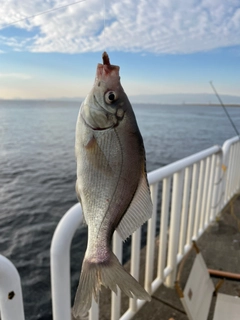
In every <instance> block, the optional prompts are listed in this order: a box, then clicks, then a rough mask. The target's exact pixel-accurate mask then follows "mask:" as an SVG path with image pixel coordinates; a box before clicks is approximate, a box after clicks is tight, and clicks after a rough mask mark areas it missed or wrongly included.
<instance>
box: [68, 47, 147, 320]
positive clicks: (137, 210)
mask: <svg viewBox="0 0 240 320" xmlns="http://www.w3.org/2000/svg"><path fill="white" fill-rule="evenodd" d="M75 150H76V158H77V182H76V192H77V196H78V199H79V201H80V202H81V205H82V209H83V214H84V218H85V221H86V223H87V225H88V245H87V250H86V253H85V257H84V261H83V265H82V271H81V275H80V280H79V286H78V289H77V293H76V296H75V302H74V306H73V315H74V317H78V316H80V315H83V314H85V313H86V312H87V311H88V310H89V309H90V307H91V302H92V296H94V298H95V300H96V301H97V300H98V296H99V291H100V289H101V285H103V286H105V287H106V288H110V289H111V290H113V291H114V292H117V286H118V287H119V288H120V289H121V290H122V291H123V292H124V293H125V294H126V295H127V296H129V297H133V295H134V296H136V297H137V298H138V299H142V300H148V301H150V299H151V298H150V296H149V294H148V293H147V292H146V291H145V290H144V289H143V288H142V286H141V285H140V284H139V283H138V282H137V281H136V280H135V279H134V278H133V277H132V276H131V275H130V274H129V273H128V272H127V271H126V270H125V269H124V268H123V266H122V265H121V264H120V263H119V261H118V259H117V257H116V256H115V255H114V254H113V252H112V250H111V240H112V235H113V232H114V231H115V229H116V230H117V232H118V233H119V234H120V236H121V237H122V239H123V240H125V239H126V238H127V237H129V236H130V235H131V234H132V233H133V232H134V231H135V230H137V229H138V228H139V227H140V226H141V225H142V224H143V223H144V222H145V221H147V220H148V219H149V218H150V217H151V214H152V202H151V197H150V192H149V186H148V182H147V177H146V168H145V150H144V145H143V140H142V136H141V134H140V131H139V129H138V126H137V122H136V119H135V115H134V113H133V110H132V106H131V104H130V102H129V100H128V98H127V95H126V94H125V92H124V90H123V88H122V86H121V84H120V77H119V67H118V66H114V65H111V64H110V61H109V57H108V55H107V53H106V52H104V53H103V64H98V66H97V74H96V79H95V83H94V86H93V88H92V90H91V92H90V93H89V94H88V96H87V97H86V99H85V100H84V102H83V103H82V105H81V108H80V111H79V115H78V120H77V127H76V145H75Z"/></svg>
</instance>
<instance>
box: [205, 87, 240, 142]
mask: <svg viewBox="0 0 240 320" xmlns="http://www.w3.org/2000/svg"><path fill="white" fill-rule="evenodd" d="M209 83H210V85H211V87H212V89H213V91H214V93H215V95H216V96H217V98H218V101H219V102H220V104H221V106H222V107H223V110H224V111H225V113H226V115H227V117H228V119H229V121H230V122H231V125H232V127H233V129H234V130H235V132H236V134H237V135H238V137H239V139H240V134H239V131H238V129H237V127H236V126H235V124H234V122H233V121H232V118H231V117H230V114H229V113H228V111H227V108H226V107H225V105H224V103H223V102H222V99H221V98H220V96H219V94H218V93H217V90H216V89H215V87H214V85H213V83H212V81H209Z"/></svg>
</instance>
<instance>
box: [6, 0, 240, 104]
mask: <svg viewBox="0 0 240 320" xmlns="http://www.w3.org/2000/svg"><path fill="white" fill-rule="evenodd" d="M1 2H2V1H0V17H1V18H0V98H4V99H14V98H21V99H38V98H40V99H48V98H51V99H54V98H55V99H59V98H62V97H66V98H74V97H84V96H85V95H86V94H87V93H88V91H89V90H90V89H91V87H92V84H93V82H94V77H95V71H96V65H97V63H99V62H101V54H102V52H103V50H106V51H107V52H108V53H109V56H110V61H111V63H112V64H116V65H119V66H120V68H121V69H120V72H121V82H122V85H123V87H124V89H125V91H126V93H127V94H128V95H129V96H130V97H132V99H133V100H136V101H138V102H141V101H142V102H147V101H148V100H151V102H163V103H164V102H171V101H172V102H173V100H174V102H177V101H178V100H179V103H182V102H183V101H185V102H191V101H189V99H190V100H191V99H192V100H194V101H193V102H198V100H199V102H207V103H208V102H209V101H211V102H213V103H214V102H217V100H216V99H215V98H214V97H213V96H212V97H209V94H212V89H211V87H210V85H209V81H210V80H212V81H213V82H214V84H215V86H216V88H217V90H218V91H219V93H220V94H221V95H222V96H223V97H224V99H225V102H226V103H231V102H233V100H234V102H236V101H238V98H234V99H233V98H231V97H230V96H237V97H239V103H240V76H239V75H240V0H202V1H200V0H199V1H196V0H184V1H183V0H182V1H180V0H154V1H152V0H141V1H135V0H122V1H118V0H111V1H110V0H105V1H103V0H86V1H84V2H82V3H78V4H75V5H72V6H69V7H65V8H62V9H60V10H57V11H53V12H50V13H47V14H45V15H39V16H36V17H35V18H33V19H29V20H24V21H21V22H19V23H17V24H14V25H8V24H9V23H11V22H13V21H16V20H19V19H21V18H22V17H27V16H32V15H34V14H37V13H40V12H42V11H45V10H48V9H51V8H54V7H59V6H63V5H66V4H71V3H72V2H74V1H71V0H66V1H64V0H62V1H60V0H59V1H58V0H51V1H49V0H36V1H34V2H33V1H30V0H25V1H24V2H23V1H22V2H20V1H18V0H9V1H7V2H2V3H1ZM104 3H105V10H104ZM104 16H105V28H103V26H104ZM194 95H195V98H194V99H193V96H194ZM200 96H201V97H200ZM150 97H151V98H150ZM214 99H215V100H214Z"/></svg>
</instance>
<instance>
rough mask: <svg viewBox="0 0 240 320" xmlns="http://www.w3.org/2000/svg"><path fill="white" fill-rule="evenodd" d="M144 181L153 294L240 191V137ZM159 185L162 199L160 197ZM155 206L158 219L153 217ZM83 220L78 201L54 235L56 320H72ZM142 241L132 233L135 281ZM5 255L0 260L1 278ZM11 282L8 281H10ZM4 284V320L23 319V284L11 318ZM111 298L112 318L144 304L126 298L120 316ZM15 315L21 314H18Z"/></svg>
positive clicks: (0, 307)
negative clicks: (74, 246)
mask: <svg viewBox="0 0 240 320" xmlns="http://www.w3.org/2000/svg"><path fill="white" fill-rule="evenodd" d="M148 180H149V184H150V189H151V196H152V201H153V215H152V218H151V219H150V220H149V221H148V223H147V244H146V259H145V261H146V263H145V277H144V287H145V289H146V290H147V291H148V292H149V293H150V294H153V292H154V291H155V290H156V289H157V288H158V287H159V286H160V285H161V284H162V283H163V282H164V283H165V284H166V285H167V286H173V284H174V280H175V276H176V269H177V265H178V263H179V262H180V261H181V259H182V258H183V257H184V255H185V254H186V253H187V252H188V250H189V249H190V248H191V243H192V240H193V239H195V240H196V239H198V238H199V237H200V236H201V235H202V233H203V232H204V230H205V229H206V228H207V227H208V225H209V224H210V222H211V221H212V220H214V219H215V217H216V216H217V215H218V214H219V213H220V212H221V210H222V208H223V207H224V206H225V205H226V204H227V203H228V202H229V200H230V199H231V198H232V197H233V196H234V195H235V194H236V193H238V192H239V191H240V140H239V138H238V137H235V138H232V139H229V140H227V141H226V142H225V143H224V145H223V147H222V148H221V147H219V146H214V147H211V148H209V149H206V150H204V151H201V152H199V153H196V154H194V155H192V156H190V157H187V158H184V159H182V160H179V161H177V162H174V163H172V164H169V165H167V166H165V167H163V168H160V169H157V170H155V171H152V172H150V173H149V174H148ZM160 189H162V191H161V199H159V196H158V194H159V193H160V192H158V191H159V190H160ZM159 207H161V210H160V212H161V214H160V217H158V215H157V212H158V209H159ZM158 221H159V222H158ZM81 222H82V213H81V207H80V205H79V204H76V205H74V206H73V207H72V208H70V210H68V211H67V212H66V214H65V215H64V216H63V218H62V219H61V221H60V222H59V224H58V226H57V228H56V230H55V233H54V236H53V239H52V245H51V285H52V305H53V319H54V320H71V290H70V246H71V241H72V238H73V235H74V233H75V231H76V229H77V228H78V227H79V225H80V224H81ZM157 223H159V224H160V225H159V228H160V232H159V236H158V239H159V245H158V252H157V256H154V253H155V252H156V250H155V248H156V225H157ZM140 243H141V228H139V229H138V230H137V231H136V232H135V233H134V234H133V235H132V243H131V267H130V271H131V274H132V275H133V276H134V277H135V278H136V279H137V280H138V278H139V272H140ZM113 251H114V253H115V254H116V255H117V257H118V258H119V260H120V262H121V261H122V240H121V238H120V237H119V236H118V234H117V233H116V232H115V233H114V237H113ZM0 258H1V256H0ZM4 259H5V258H4ZM4 259H0V279H1V270H2V269H1V267H2V266H3V265H4V263H5V262H4V261H3V260H4ZM155 261H157V272H156V275H155V274H154V267H156V266H155V264H154V263H155ZM6 279H7V278H6ZM6 283H8V280H6ZM9 283H10V284H11V283H12V282H11V280H10V279H9ZM16 283H17V281H16ZM19 286H20V280H19ZM10 287H11V285H10ZM2 288H3V287H2V283H1V280H0V311H1V316H2V320H12V319H16V314H17V315H18V317H17V319H19V320H24V315H23V307H22V304H21V301H22V300H21V299H22V296H21V290H20V289H21V288H20V289H18V290H20V291H19V292H20V293H19V294H18V295H17V296H18V298H19V299H20V302H18V303H17V307H16V309H15V311H16V313H15V316H11V315H12V313H11V312H13V311H12V309H11V304H9V303H7V302H6V292H7V291H8V289H6V290H5V289H4V290H3V289H2ZM14 290H16V289H14ZM14 290H13V291H14ZM2 292H3V293H2ZM14 292H15V291H14ZM16 292H17V290H16ZM14 299H15V298H14ZM14 299H13V301H14ZM111 299H112V301H111V320H119V319H121V320H127V319H131V318H132V317H133V316H134V315H135V314H136V313H137V312H138V310H139V309H140V308H141V307H142V306H143V305H144V303H145V301H142V300H138V299H129V308H128V310H127V311H126V312H125V313H124V314H123V315H121V292H120V291H119V290H118V294H117V295H115V293H112V298H111ZM15 301H16V300H15ZM21 308H22V309H21ZM19 310H22V311H19ZM15 311H14V312H15ZM21 312H22V313H21ZM19 314H22V318H21V317H19ZM89 319H90V320H97V319H99V310H98V305H97V304H96V303H95V302H94V301H93V304H92V308H91V310H90V315H89Z"/></svg>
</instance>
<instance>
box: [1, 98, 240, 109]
mask: <svg viewBox="0 0 240 320" xmlns="http://www.w3.org/2000/svg"><path fill="white" fill-rule="evenodd" d="M83 100H84V99H82V100H77V99H76V100H70V99H69V100H61V99H59V100H58V99H56V100H55V99H49V100H48V99H0V102H45V103H46V102H59V103H82V101H83ZM130 102H131V104H133V105H136V104H138V105H145V106H147V105H156V106H159V107H161V106H186V107H195V106H198V107H222V105H221V104H217V103H211V104H208V103H196V102H195V103H163V102H149V103H147V102H134V101H131V99H130ZM224 106H225V107H236V108H237V107H240V104H235V103H233V104H231V103H226V104H224Z"/></svg>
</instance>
